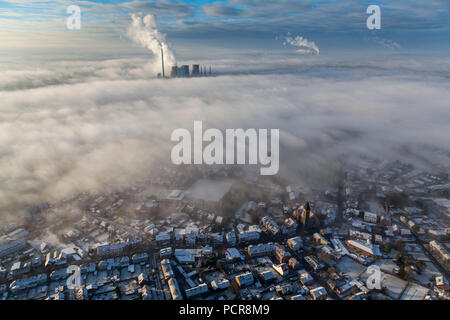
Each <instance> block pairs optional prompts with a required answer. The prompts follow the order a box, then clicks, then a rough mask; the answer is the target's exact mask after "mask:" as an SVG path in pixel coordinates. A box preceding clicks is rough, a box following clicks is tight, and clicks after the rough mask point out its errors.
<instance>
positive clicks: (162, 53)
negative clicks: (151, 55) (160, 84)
mask: <svg viewBox="0 0 450 320" xmlns="http://www.w3.org/2000/svg"><path fill="white" fill-rule="evenodd" d="M161 65H162V77H163V78H165V77H166V76H165V75H164V51H163V48H161Z"/></svg>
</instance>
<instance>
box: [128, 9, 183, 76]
mask: <svg viewBox="0 0 450 320" xmlns="http://www.w3.org/2000/svg"><path fill="white" fill-rule="evenodd" d="M131 19H132V22H131V24H130V25H129V27H128V30H127V35H128V36H129V37H130V38H131V40H133V42H134V43H136V44H138V45H140V46H142V47H144V48H147V49H148V50H150V51H151V52H152V53H153V55H154V59H153V61H152V63H151V65H152V71H153V72H154V73H155V74H156V72H158V71H160V70H161V49H163V52H164V63H165V64H167V65H169V66H172V65H175V64H176V60H175V55H174V54H173V52H172V50H170V48H169V45H168V44H167V42H166V37H165V35H164V34H162V33H161V32H159V31H158V29H157V28H156V20H155V17H154V16H153V15H151V14H147V15H145V16H144V15H142V14H132V15H131Z"/></svg>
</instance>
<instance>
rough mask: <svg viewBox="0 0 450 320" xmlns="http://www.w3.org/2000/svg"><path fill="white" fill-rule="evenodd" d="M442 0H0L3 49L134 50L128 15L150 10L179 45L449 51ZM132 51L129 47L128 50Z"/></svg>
mask: <svg viewBox="0 0 450 320" xmlns="http://www.w3.org/2000/svg"><path fill="white" fill-rule="evenodd" d="M72 4H75V5H79V6H80V7H81V10H82V29H81V30H79V31H69V30H67V28H66V25H65V19H66V18H67V16H68V15H67V14H66V8H67V7H68V6H69V5H72ZM370 4H377V5H379V6H380V7H381V13H382V28H381V30H368V29H367V28H366V19H367V17H368V14H366V8H367V7H368V6H369V5H370ZM449 11H450V1H448V0H426V1H425V0H421V1H418V0H379V1H366V0H268V1H261V0H220V1H213V0H198V1H194V0H184V1H182V0H180V1H178V0H160V1H151V0H150V1H143V0H103V1H102V0H91V1H69V0H54V1H49V0H46V1H30V0H0V30H1V31H0V38H1V39H2V43H3V47H4V48H5V49H9V50H15V51H18V50H28V49H30V50H31V49H35V48H38V49H42V50H46V51H47V52H53V51H52V50H54V51H55V52H56V51H58V50H64V49H67V48H72V50H73V49H77V48H78V49H80V48H82V49H83V50H84V49H86V48H87V49H89V48H93V47H97V49H98V50H100V49H101V50H100V51H104V52H107V51H108V50H110V51H112V52H119V51H120V52H125V53H131V51H133V50H132V49H130V48H128V47H129V42H127V39H125V38H126V36H125V33H126V32H125V30H126V27H127V25H128V24H129V23H130V16H129V15H130V14H131V13H135V12H142V13H151V14H153V15H155V17H156V19H157V23H158V29H159V30H160V31H161V32H163V33H165V34H167V38H168V39H169V41H171V42H172V44H173V45H175V46H176V47H178V48H179V49H183V48H184V47H185V46H193V45H196V46H199V45H204V46H206V47H207V46H218V47H226V48H240V49H243V48H249V49H256V48H267V49H279V50H282V49H283V45H282V41H280V40H277V39H280V38H283V37H284V35H286V34H287V33H288V32H289V33H291V34H292V35H301V36H303V37H306V38H308V39H310V40H311V41H314V42H316V43H317V44H318V46H319V47H321V49H322V50H321V52H323V53H324V54H326V53H335V52H342V51H344V52H345V51H351V52H354V51H355V50H356V51H360V50H362V51H364V50H380V51H392V50H402V49H403V50H404V51H408V52H427V51H433V52H438V53H440V54H445V53H446V52H448V50H449V42H450V41H448V39H449V38H450V19H449ZM130 50H131V51H130Z"/></svg>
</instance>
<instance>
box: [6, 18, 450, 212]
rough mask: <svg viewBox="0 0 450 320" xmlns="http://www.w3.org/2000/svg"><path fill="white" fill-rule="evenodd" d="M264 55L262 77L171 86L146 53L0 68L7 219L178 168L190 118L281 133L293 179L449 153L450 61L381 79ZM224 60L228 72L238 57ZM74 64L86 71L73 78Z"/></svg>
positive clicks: (380, 74)
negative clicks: (362, 157)
mask: <svg viewBox="0 0 450 320" xmlns="http://www.w3.org/2000/svg"><path fill="white" fill-rule="evenodd" d="M134 21H135V23H136V24H137V25H138V26H139V25H140V23H141V22H142V20H139V18H138V19H137V20H134ZM136 21H137V22H136ZM140 21H141V22H140ZM142 23H143V22H142ZM150 24H151V23H150ZM142 25H145V24H142ZM138 29H139V28H138ZM139 30H140V29H139ZM145 30H148V29H145ZM143 34H146V32H143ZM142 37H143V38H145V39H152V38H151V37H148V36H145V37H144V36H142ZM146 41H148V40H146ZM150 43H154V42H152V41H151V42H150ZM156 49H157V46H156ZM156 52H157V51H156ZM167 52H169V51H167ZM265 59H266V58H265V57H261V58H260V60H257V61H254V60H255V59H254V57H251V58H249V59H248V62H249V63H250V62H251V61H253V63H255V64H256V65H264V64H266V65H267V66H269V67H268V69H267V70H266V72H265V73H264V74H253V75H252V74H235V75H223V76H217V77H210V78H209V77H205V78H195V79H171V80H170V81H160V80H157V79H150V80H149V79H148V78H143V77H142V76H141V73H140V72H139V70H140V68H142V67H143V64H142V60H132V59H130V60H126V59H122V60H117V61H115V60H110V61H100V62H95V61H94V62H86V61H84V62H83V61H77V62H69V61H66V62H63V63H62V62H61V63H55V64H52V65H48V66H46V69H44V70H41V71H39V72H35V70H29V69H25V70H21V71H20V72H19V71H15V72H4V73H2V74H0V101H1V104H0V110H1V112H0V215H1V216H0V219H1V218H3V215H5V214H9V215H13V216H14V215H17V214H18V213H20V212H21V210H23V209H24V208H25V206H26V205H29V204H35V203H39V201H52V200H57V199H58V198H62V197H64V196H67V195H71V194H73V193H75V192H79V191H85V190H92V189H96V190H105V189H110V188H116V187H119V188H120V187H122V186H124V185H127V184H128V185H129V184H132V183H133V182H134V181H135V180H136V179H139V178H141V177H143V176H145V175H146V174H147V173H151V172H152V170H153V169H155V168H156V169H157V168H158V167H157V166H156V165H155V164H157V163H160V162H165V163H170V149H171V148H172V147H173V143H171V142H170V134H171V132H172V131H173V130H174V129H176V128H187V129H189V130H192V126H193V121H194V120H202V121H203V123H204V125H205V127H206V126H207V127H212V128H219V129H225V128H244V129H245V128H268V129H270V128H279V129H280V132H281V136H280V173H279V174H280V175H281V176H282V177H286V178H288V179H290V180H291V181H292V183H293V184H295V185H299V184H301V183H302V182H303V181H302V180H301V179H302V178H303V177H304V176H305V174H308V175H309V176H310V178H311V180H319V179H321V178H322V179H326V178H327V173H328V172H330V170H329V169H330V168H332V167H333V165H334V164H335V163H336V159H337V158H338V157H339V155H341V154H343V153H344V154H348V155H351V154H356V153H364V154H369V155H372V156H375V157H379V158H388V159H396V158H398V157H402V156H403V157H404V158H406V159H408V160H411V159H412V157H411V156H410V155H409V154H407V155H402V153H401V152H400V151H399V150H400V149H399V148H398V146H399V145H408V146H411V147H412V146H418V149H419V153H421V155H422V156H423V157H427V153H426V152H425V151H423V149H420V147H421V146H422V145H424V144H428V145H434V146H438V147H441V148H445V149H450V140H449V139H448V136H449V135H450V132H449V128H450V126H449V117H448V101H450V87H449V86H448V82H447V81H443V79H444V78H447V79H448V72H447V73H446V72H442V71H441V70H442V69H443V65H445V63H447V64H446V66H448V61H447V62H443V61H440V62H437V63H436V65H433V64H432V65H431V66H429V65H428V64H426V63H425V64H421V63H419V62H417V63H415V64H414V63H412V62H410V61H409V62H408V63H406V64H405V65H406V66H413V67H414V68H416V69H414V72H410V73H407V72H404V71H401V69H400V67H399V66H395V65H393V62H392V61H386V64H385V69H384V70H387V71H383V69H382V68H381V66H380V69H377V71H376V72H373V74H371V72H372V71H373V69H370V68H369V69H368V68H366V65H364V64H362V63H360V62H359V63H356V62H355V64H354V65H350V66H349V65H347V66H339V65H338V64H337V63H336V62H330V63H329V64H324V65H322V66H321V67H320V68H321V69H320V70H321V71H324V70H325V72H319V73H318V74H317V73H316V74H314V71H315V70H318V67H317V66H314V65H313V66H310V69H311V71H312V73H310V74H305V73H304V72H299V73H288V74H280V73H279V72H278V69H270V61H269V62H268V61H266V60H265ZM297 59H299V58H297ZM239 62H241V63H243V64H247V61H246V60H244V58H240V60H239ZM277 63H278V64H283V60H282V59H280V60H278V61H277ZM291 63H292V61H291ZM297 63H298V64H301V63H302V64H305V63H306V62H303V61H300V59H299V61H297ZM213 64H214V62H213ZM217 65H219V64H217ZM220 65H221V68H223V70H228V69H230V68H232V67H233V66H235V65H236V61H233V60H229V61H228V60H227V62H221V64H220ZM74 66H76V67H74ZM277 67H278V66H277ZM68 68H69V69H68ZM70 68H74V69H77V70H83V72H81V73H78V74H76V75H75V74H71V75H68V74H67V70H71V69H70ZM431 68H434V69H436V70H439V71H440V73H438V74H433V73H430V71H429V70H430V69H431ZM368 70H369V71H368ZM394 70H395V72H394ZM399 70H400V71H399ZM158 71H159V70H158ZM272 71H275V72H272ZM324 73H326V75H324ZM30 78H32V79H33V81H28V79H30ZM231 93H232V94H231ZM447 164H448V158H447ZM308 183H309V182H308Z"/></svg>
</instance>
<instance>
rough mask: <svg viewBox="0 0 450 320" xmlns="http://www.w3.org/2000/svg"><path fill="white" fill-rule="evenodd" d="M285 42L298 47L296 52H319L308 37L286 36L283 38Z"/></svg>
mask: <svg viewBox="0 0 450 320" xmlns="http://www.w3.org/2000/svg"><path fill="white" fill-rule="evenodd" d="M285 44H290V45H291V46H294V47H299V49H297V50H296V52H298V53H301V54H311V53H315V54H319V53H320V50H319V47H318V46H317V45H316V44H315V43H314V42H313V41H309V40H308V39H306V38H303V37H302V36H296V37H291V36H287V37H286V38H285Z"/></svg>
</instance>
